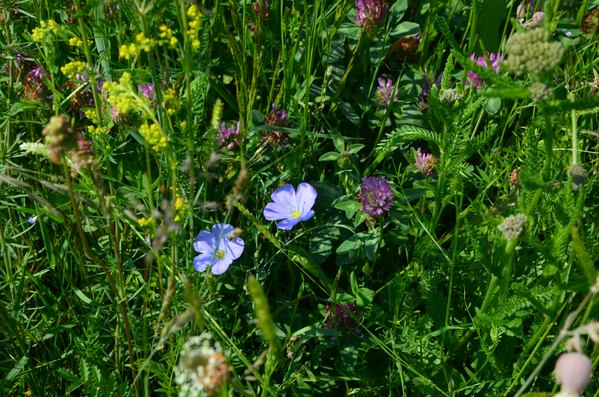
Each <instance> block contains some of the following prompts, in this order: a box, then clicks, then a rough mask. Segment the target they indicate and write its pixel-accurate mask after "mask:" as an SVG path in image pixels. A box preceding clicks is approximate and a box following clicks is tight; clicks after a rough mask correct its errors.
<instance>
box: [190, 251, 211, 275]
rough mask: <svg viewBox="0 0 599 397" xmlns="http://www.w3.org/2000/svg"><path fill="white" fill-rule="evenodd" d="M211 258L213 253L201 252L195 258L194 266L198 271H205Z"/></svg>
mask: <svg viewBox="0 0 599 397" xmlns="http://www.w3.org/2000/svg"><path fill="white" fill-rule="evenodd" d="M211 259H212V254H211V253H207V254H200V255H198V256H196V257H195V258H193V267H194V268H195V269H196V271H198V272H203V271H205V270H206V268H207V267H208V265H210V260H211Z"/></svg>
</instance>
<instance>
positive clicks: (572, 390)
mask: <svg viewBox="0 0 599 397" xmlns="http://www.w3.org/2000/svg"><path fill="white" fill-rule="evenodd" d="M592 373H593V368H592V365H591V360H590V359H589V358H588V357H587V356H585V355H584V354H582V353H578V352H570V353H564V354H562V355H561V356H559V358H558V359H557V362H556V363H555V370H554V374H555V379H557V382H558V383H559V384H560V385H561V391H560V393H559V394H557V396H564V397H565V396H568V397H570V396H571V397H576V396H579V395H581V394H582V392H583V391H584V389H585V387H586V386H587V385H588V384H589V381H590V380H591V374H592Z"/></svg>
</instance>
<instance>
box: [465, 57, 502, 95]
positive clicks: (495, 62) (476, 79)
mask: <svg viewBox="0 0 599 397" xmlns="http://www.w3.org/2000/svg"><path fill="white" fill-rule="evenodd" d="M470 59H471V60H472V61H474V62H476V63H478V64H479V65H480V66H482V67H483V68H486V67H488V65H487V59H486V58H485V57H483V56H479V57H476V55H475V54H474V53H472V54H471V55H470ZM502 59H503V56H502V55H501V53H497V54H493V53H490V54H489V61H490V62H491V66H492V67H493V70H494V71H495V72H496V73H497V72H499V63H500V62H501V60H502ZM466 85H470V86H472V87H474V88H476V89H478V88H481V87H482V85H483V79H481V78H480V76H479V75H477V74H476V73H474V72H473V71H471V70H469V71H468V79H467V80H466Z"/></svg>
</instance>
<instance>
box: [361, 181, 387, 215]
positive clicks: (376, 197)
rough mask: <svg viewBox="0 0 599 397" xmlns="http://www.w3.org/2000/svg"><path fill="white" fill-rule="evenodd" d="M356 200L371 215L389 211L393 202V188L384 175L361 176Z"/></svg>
mask: <svg viewBox="0 0 599 397" xmlns="http://www.w3.org/2000/svg"><path fill="white" fill-rule="evenodd" d="M358 200H359V201H360V203H361V204H362V209H363V210H364V212H366V213H367V214H368V215H370V216H372V217H378V216H380V215H382V214H383V213H385V212H389V210H391V208H392V207H393V204H394V198H393V190H391V186H390V185H389V183H388V182H387V179H385V177H384V176H381V177H377V176H370V177H364V178H362V185H361V186H360V194H359V195H358Z"/></svg>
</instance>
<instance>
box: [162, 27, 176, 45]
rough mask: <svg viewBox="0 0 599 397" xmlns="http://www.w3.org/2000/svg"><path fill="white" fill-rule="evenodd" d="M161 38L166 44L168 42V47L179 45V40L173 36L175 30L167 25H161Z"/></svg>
mask: <svg viewBox="0 0 599 397" xmlns="http://www.w3.org/2000/svg"><path fill="white" fill-rule="evenodd" d="M159 29H160V38H161V39H164V41H165V42H168V45H170V46H171V47H174V46H176V45H177V43H178V42H179V40H177V38H176V37H175V36H174V35H173V29H171V28H169V27H168V26H166V25H160V28H159Z"/></svg>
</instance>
